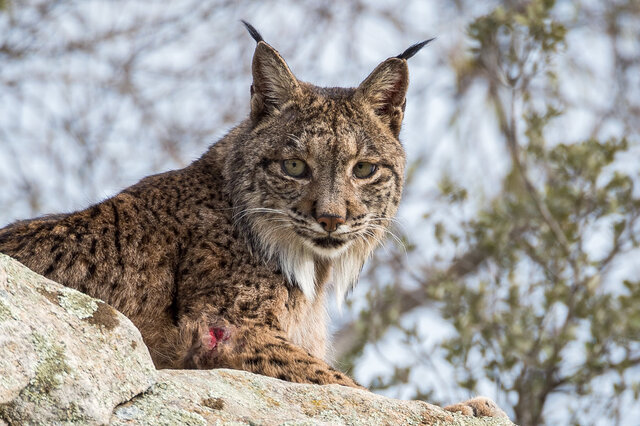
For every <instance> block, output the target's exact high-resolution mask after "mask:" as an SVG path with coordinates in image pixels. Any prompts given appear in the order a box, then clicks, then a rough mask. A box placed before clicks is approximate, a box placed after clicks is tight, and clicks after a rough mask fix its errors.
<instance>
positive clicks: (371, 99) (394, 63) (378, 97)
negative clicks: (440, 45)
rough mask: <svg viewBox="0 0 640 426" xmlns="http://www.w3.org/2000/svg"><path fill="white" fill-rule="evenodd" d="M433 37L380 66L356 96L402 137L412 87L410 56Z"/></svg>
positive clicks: (364, 82)
mask: <svg viewBox="0 0 640 426" xmlns="http://www.w3.org/2000/svg"><path fill="white" fill-rule="evenodd" d="M431 40H433V39H430V40H425V41H423V42H421V43H417V44H414V45H413V46H411V47H409V48H408V49H407V50H405V51H404V52H402V53H401V54H400V55H398V56H396V57H394V58H389V59H387V60H386V61H384V62H383V63H381V64H380V65H378V66H377V67H376V69H375V70H373V72H372V73H371V74H369V76H368V77H367V78H366V79H365V80H364V81H363V82H362V83H360V86H359V87H358V89H356V97H358V98H360V99H361V100H362V101H364V102H365V103H366V104H368V105H370V106H371V107H372V108H373V110H374V111H375V113H376V115H378V117H380V119H381V120H382V121H383V122H385V123H386V124H387V125H388V126H389V128H390V129H391V132H392V133H393V134H394V135H395V136H396V137H398V135H399V134H400V127H401V125H402V118H403V116H404V107H405V105H406V99H405V95H406V94H407V88H408V87H409V67H408V66H407V59H409V58H411V57H412V56H413V55H415V54H416V53H417V52H418V51H419V50H420V49H422V48H423V47H424V46H425V45H426V44H428V43H429V42H430V41H431Z"/></svg>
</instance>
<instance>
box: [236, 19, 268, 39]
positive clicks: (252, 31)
mask: <svg viewBox="0 0 640 426" xmlns="http://www.w3.org/2000/svg"><path fill="white" fill-rule="evenodd" d="M240 22H242V23H243V24H244V26H245V27H247V31H249V34H251V37H253V39H254V40H255V41H256V43H260V42H261V41H264V39H263V38H262V36H261V35H260V33H259V32H258V30H256V29H255V28H253V25H251V24H250V23H248V22H247V21H245V20H244V19H241V20H240Z"/></svg>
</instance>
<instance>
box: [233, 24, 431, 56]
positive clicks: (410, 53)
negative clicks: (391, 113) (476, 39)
mask: <svg viewBox="0 0 640 426" xmlns="http://www.w3.org/2000/svg"><path fill="white" fill-rule="evenodd" d="M243 22H244V21H243ZM246 24H247V23H246V22H245V25H246ZM435 39H436V38H435V37H434V38H430V39H429V40H425V41H421V42H420V43H416V44H414V45H413V46H411V47H410V48H408V49H407V50H405V51H404V52H402V53H401V54H399V55H398V56H396V58H398V59H405V60H406V59H409V58H410V57H412V56H413V55H415V54H416V53H418V52H419V51H420V49H422V48H423V47H425V46H426V45H427V44H429V43H430V42H432V41H433V40H435Z"/></svg>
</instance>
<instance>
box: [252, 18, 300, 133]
mask: <svg viewBox="0 0 640 426" xmlns="http://www.w3.org/2000/svg"><path fill="white" fill-rule="evenodd" d="M242 22H243V23H244V24H245V26H246V27H247V29H248V30H249V33H250V34H251V36H252V37H253V38H254V39H255V40H256V41H257V42H258V45H257V46H256V50H255V52H254V54H253V64H252V72H253V84H252V85H251V118H253V119H254V120H258V119H259V118H260V117H262V116H263V115H264V114H266V113H269V111H271V110H273V109H279V108H280V107H281V106H282V105H283V104H284V103H285V102H287V101H288V100H289V99H291V97H292V95H293V94H294V92H295V91H297V90H299V87H300V86H299V83H298V80H297V79H296V77H295V76H294V75H293V73H292V72H291V70H289V67H288V66H287V63H286V62H285V61H284V59H282V57H281V56H280V54H279V53H278V51H277V50H275V49H274V48H273V47H271V46H269V45H268V44H267V43H265V41H264V40H263V39H262V36H261V35H260V34H259V33H258V31H256V29H255V28H253V27H252V26H251V25H249V24H248V23H246V22H244V21H242Z"/></svg>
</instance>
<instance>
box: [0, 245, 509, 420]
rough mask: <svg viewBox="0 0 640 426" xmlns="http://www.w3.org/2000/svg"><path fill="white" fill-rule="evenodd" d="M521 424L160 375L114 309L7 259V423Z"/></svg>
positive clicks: (278, 386)
mask: <svg viewBox="0 0 640 426" xmlns="http://www.w3.org/2000/svg"><path fill="white" fill-rule="evenodd" d="M4 424H8V425H14V424H19V425H22V424H112V425H218V424H232V425H233V424H235V425H258V424H259V425H341V424H345V425H395V424H402V425H418V424H438V425H511V424H512V423H511V422H509V421H508V420H506V419H499V418H479V419H475V418H471V417H465V416H462V415H459V414H452V413H449V412H447V411H444V410H443V409H441V408H440V407H437V406H434V405H431V404H427V403H425V402H421V401H400V400H395V399H391V398H386V397H383V396H380V395H376V394H373V393H370V392H367V391H363V390H358V389H351V388H346V387H342V386H339V385H329V386H318V385H307V384H296V383H288V382H284V381H281V380H278V379H274V378H271V377H265V376H259V375H255V374H251V373H248V372H245V371H234V370H223V369H220V370H211V371H194V370H180V371H176V370H161V371H156V370H155V368H154V366H153V363H152V361H151V357H150V356H149V353H148V350H147V348H146V346H145V345H144V343H143V341H142V338H141V336H140V333H139V332H138V330H137V329H136V328H135V327H134V325H133V324H132V323H131V322H130V321H129V320H128V319H127V318H126V317H125V316H124V315H122V314H120V313H119V312H117V311H116V310H114V309H113V308H111V307H110V306H109V305H107V304H105V303H103V302H101V301H99V300H97V299H93V298H91V297H89V296H86V295H84V294H82V293H79V292H77V291H75V290H72V289H69V288H66V287H63V286H61V285H59V284H56V283H55V282H53V281H50V280H48V279H46V278H44V277H42V276H40V275H38V274H36V273H34V272H32V271H30V270H29V269H27V268H26V267H24V266H23V265H21V264H20V263H18V262H17V261H15V260H13V259H11V258H10V257H8V256H5V255H2V254H0V425H4Z"/></svg>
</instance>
